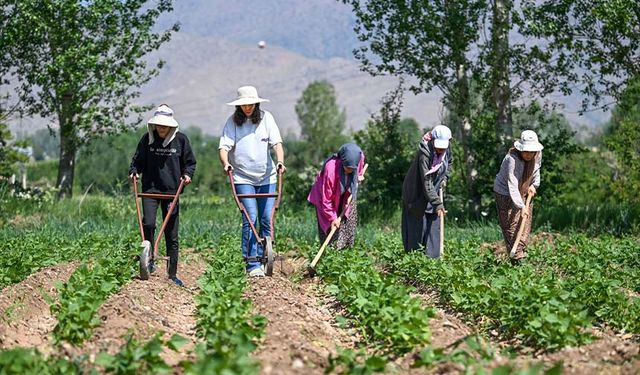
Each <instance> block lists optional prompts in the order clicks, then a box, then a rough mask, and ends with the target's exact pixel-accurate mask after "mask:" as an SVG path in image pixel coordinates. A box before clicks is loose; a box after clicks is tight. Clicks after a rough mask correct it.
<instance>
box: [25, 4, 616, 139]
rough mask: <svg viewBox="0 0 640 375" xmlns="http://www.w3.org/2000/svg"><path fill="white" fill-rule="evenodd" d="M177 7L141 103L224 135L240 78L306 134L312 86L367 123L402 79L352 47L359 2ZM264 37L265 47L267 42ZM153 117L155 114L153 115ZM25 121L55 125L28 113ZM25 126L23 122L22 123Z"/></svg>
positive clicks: (430, 105) (419, 103) (590, 123)
mask: <svg viewBox="0 0 640 375" xmlns="http://www.w3.org/2000/svg"><path fill="white" fill-rule="evenodd" d="M174 8H175V9H174V12H172V13H170V14H167V15H163V16H162V17H161V19H160V20H159V28H160V29H165V28H167V27H169V26H170V25H172V24H173V23H176V22H178V23H180V24H181V30H180V32H178V33H176V34H174V36H173V38H172V40H171V41H170V42H169V43H167V44H165V45H163V46H162V47H161V49H160V50H159V51H157V52H155V53H154V54H152V56H150V58H151V59H157V58H161V59H163V60H165V62H166V65H165V67H164V68H163V69H162V70H161V72H160V74H159V76H158V77H156V78H154V79H153V80H152V81H151V82H150V83H149V84H148V85H146V86H144V87H142V89H141V91H142V97H141V98H140V99H139V102H140V103H141V104H151V103H153V104H155V105H158V104H160V103H167V104H169V105H171V106H172V107H173V108H174V110H175V111H176V118H177V119H178V120H179V121H180V123H181V124H182V125H183V126H198V127H201V128H202V129H203V130H204V131H205V132H206V133H209V134H214V135H217V134H219V133H220V132H221V130H222V125H223V124H224V122H225V120H226V118H227V117H228V116H229V115H230V114H231V113H232V111H233V108H231V107H229V106H226V105H225V104H224V103H226V102H229V101H231V100H232V99H233V98H234V97H235V94H236V89H237V87H239V86H242V85H247V84H251V85H254V86H256V87H257V88H258V92H259V94H260V95H261V96H262V97H265V98H268V99H270V100H271V102H269V103H266V104H265V105H264V108H265V109H267V110H269V111H271V112H272V113H273V114H274V117H275V118H276V121H277V122H278V124H279V126H280V128H281V130H282V132H283V133H284V134H291V135H294V134H299V125H298V124H297V118H296V114H295V111H294V106H295V103H296V101H297V100H298V98H299V97H300V96H301V95H302V91H303V90H304V88H305V87H306V86H307V85H308V84H309V83H311V82H312V81H314V80H322V79H324V80H327V81H329V82H330V83H331V84H333V85H334V87H335V88H336V93H337V100H338V104H339V105H340V106H341V107H343V108H344V109H345V110H346V113H347V127H348V128H350V129H352V130H357V129H362V128H363V127H364V126H365V125H366V123H367V121H368V119H369V118H370V116H371V114H372V113H375V112H376V111H377V110H378V109H379V108H380V100H381V98H382V97H383V96H384V95H385V94H386V93H387V92H389V91H390V90H392V89H394V88H395V87H396V85H397V82H398V79H397V78H395V77H372V76H370V75H369V74H367V73H363V72H361V71H360V69H359V63H358V62H357V61H356V60H355V59H354V58H353V56H352V50H353V49H354V48H356V47H357V46H358V40H357V38H356V35H355V32H354V31H353V26H354V24H355V19H354V16H353V14H352V12H351V8H350V7H349V6H347V5H345V4H343V3H342V2H340V1H335V0H304V1H300V0H243V1H230V0H176V1H174ZM259 41H265V42H266V48H258V46H257V43H258V42H259ZM440 97H441V94H440V93H439V92H437V91H434V92H432V93H430V94H421V95H418V96H416V95H413V94H412V93H410V92H407V93H406V94H405V101H404V108H403V116H405V117H413V118H414V119H416V121H418V123H419V124H420V125H421V127H423V128H430V127H432V126H434V125H437V124H439V123H440V122H441V120H442V117H443V110H442V106H441V104H440ZM580 100H581V98H580V97H577V96H576V97H568V98H561V99H558V101H560V102H563V103H565V105H566V107H565V109H564V110H563V111H562V112H563V113H565V114H566V115H567V117H568V118H569V120H570V121H571V122H572V123H573V124H574V125H575V126H576V128H578V127H579V126H580V127H583V125H586V126H587V127H588V128H594V127H597V126H598V125H599V124H601V123H602V122H604V121H605V120H606V119H607V117H608V113H606V112H605V113H602V112H597V113H596V112H591V113H588V116H578V115H577V113H576V110H577V108H578V107H579V103H580ZM147 115H148V116H150V115H151V113H149V114H147ZM20 122H21V123H24V124H26V125H24V126H22V127H21V128H22V129H24V128H25V127H26V128H33V129H35V128H38V127H42V126H44V124H46V122H45V121H43V120H39V119H23V120H21V121H20ZM12 125H13V128H14V129H15V127H16V122H14V123H13V124H12Z"/></svg>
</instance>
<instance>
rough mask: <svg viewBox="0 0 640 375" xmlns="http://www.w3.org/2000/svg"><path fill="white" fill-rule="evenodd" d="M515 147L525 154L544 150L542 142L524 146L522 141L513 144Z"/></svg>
mask: <svg viewBox="0 0 640 375" xmlns="http://www.w3.org/2000/svg"><path fill="white" fill-rule="evenodd" d="M513 147H515V148H516V150H518V151H524V152H538V151H542V149H543V148H544V146H542V144H541V143H540V142H536V143H528V144H524V143H522V142H520V141H515V142H513Z"/></svg>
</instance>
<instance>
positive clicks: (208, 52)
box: [142, 32, 439, 135]
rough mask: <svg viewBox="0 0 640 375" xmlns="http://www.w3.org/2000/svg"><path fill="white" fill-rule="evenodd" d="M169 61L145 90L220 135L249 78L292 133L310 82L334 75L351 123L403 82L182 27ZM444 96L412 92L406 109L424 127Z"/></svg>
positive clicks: (358, 124) (167, 51)
mask: <svg viewBox="0 0 640 375" xmlns="http://www.w3.org/2000/svg"><path fill="white" fill-rule="evenodd" d="M158 57H160V58H162V59H163V60H165V61H166V65H165V67H164V69H163V70H162V71H161V73H160V75H159V76H158V77H157V78H156V79H154V80H153V81H152V82H150V83H149V85H147V86H146V87H145V88H144V89H143V100H142V102H144V103H150V102H151V103H155V104H159V103H167V104H169V105H170V106H172V107H173V109H174V110H175V113H176V118H177V119H178V120H179V121H180V123H181V124H184V125H187V126H188V125H193V126H199V127H201V128H202V129H203V130H204V131H205V132H207V133H211V134H219V133H220V132H221V131H222V126H223V124H224V122H225V121H226V119H227V117H228V116H229V115H230V114H231V113H232V112H233V107H230V106H227V105H225V103H227V102H230V101H231V100H233V99H234V97H235V96H236V89H237V88H238V87H239V86H242V85H247V84H250V85H254V86H256V87H257V89H258V93H259V95H260V96H261V97H264V98H267V99H269V100H270V102H269V103H265V104H263V107H264V108H265V109H267V110H269V111H271V112H272V113H273V114H274V116H275V118H276V121H277V122H278V124H279V126H280V128H281V130H282V132H283V133H285V134H292V135H293V134H298V133H299V126H298V124H297V117H296V114H295V110H294V106H295V103H296V101H297V100H298V98H299V97H300V96H301V95H302V91H303V90H304V89H305V87H306V86H307V85H308V84H309V83H311V82H312V81H314V80H323V79H324V80H327V81H329V82H330V83H332V84H333V85H334V87H335V88H336V94H337V101H338V103H339V105H340V106H341V107H344V108H345V110H346V113H347V126H348V127H349V128H351V129H360V128H363V127H364V126H365V124H366V122H367V120H368V119H369V118H370V116H371V114H372V113H375V112H376V111H377V110H378V108H379V107H380V104H379V103H380V100H381V98H382V97H383V96H384V95H385V94H386V93H387V92H388V91H390V90H392V89H394V88H395V87H396V85H397V82H398V80H397V78H394V77H375V78H374V77H371V76H370V75H368V74H366V73H363V72H361V71H360V70H359V68H358V63H357V62H356V61H354V60H353V59H346V58H341V57H334V58H331V59H327V60H320V59H315V58H309V57H305V56H303V55H301V54H298V53H294V52H291V51H289V50H286V49H283V48H279V47H274V46H272V47H267V48H264V49H260V48H257V46H256V45H255V44H239V43H234V42H230V41H229V40H225V39H216V38H212V37H197V36H194V35H190V34H186V33H183V32H180V33H177V34H176V35H175V36H174V38H173V39H172V41H171V42H169V43H168V44H167V45H165V46H164V47H163V48H162V50H161V51H160V52H159V53H158ZM438 108H439V102H438V96H437V95H435V94H432V95H424V94H422V95H418V96H416V95H413V94H411V93H407V94H406V95H405V105H404V113H405V115H407V116H411V117H414V118H416V120H417V121H418V122H419V123H421V124H423V125H424V126H432V125H435V124H437V123H438V122H439V116H438Z"/></svg>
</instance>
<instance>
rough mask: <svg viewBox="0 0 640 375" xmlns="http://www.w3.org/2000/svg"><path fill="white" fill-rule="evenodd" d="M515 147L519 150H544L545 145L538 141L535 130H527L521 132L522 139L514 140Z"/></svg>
mask: <svg viewBox="0 0 640 375" xmlns="http://www.w3.org/2000/svg"><path fill="white" fill-rule="evenodd" d="M513 147H515V148H516V150H518V151H524V152H538V151H542V149H543V148H544V146H542V143H540V142H538V135H537V134H536V132H534V131H533V130H525V131H523V132H522V134H520V139H517V140H516V141H515V142H513Z"/></svg>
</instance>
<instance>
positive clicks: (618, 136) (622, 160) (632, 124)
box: [605, 79, 640, 204]
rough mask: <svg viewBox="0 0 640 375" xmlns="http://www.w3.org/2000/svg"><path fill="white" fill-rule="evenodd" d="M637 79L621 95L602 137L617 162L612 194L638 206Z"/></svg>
mask: <svg viewBox="0 0 640 375" xmlns="http://www.w3.org/2000/svg"><path fill="white" fill-rule="evenodd" d="M639 142H640V79H635V80H633V81H632V82H631V83H630V85H629V87H627V89H626V90H624V91H623V92H622V95H621V96H620V102H619V103H618V105H617V106H616V107H615V108H614V110H613V113H612V116H611V121H610V123H609V125H608V129H607V134H606V135H605V145H606V147H607V148H608V149H609V150H611V151H612V152H613V154H614V155H615V157H616V159H617V163H616V166H615V168H616V172H617V176H616V180H615V181H614V184H613V190H614V193H615V195H616V196H617V197H618V198H619V199H620V200H621V201H623V202H625V203H632V204H639V203H640V194H638V192H639V191H640V143H639Z"/></svg>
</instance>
